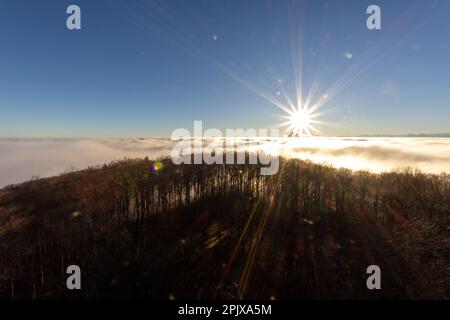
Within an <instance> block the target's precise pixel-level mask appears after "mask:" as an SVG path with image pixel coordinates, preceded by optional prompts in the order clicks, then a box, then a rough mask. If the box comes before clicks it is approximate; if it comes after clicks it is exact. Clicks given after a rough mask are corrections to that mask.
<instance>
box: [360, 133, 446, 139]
mask: <svg viewBox="0 0 450 320" xmlns="http://www.w3.org/2000/svg"><path fill="white" fill-rule="evenodd" d="M358 137H388V138H398V137H405V138H450V133H418V134H414V133H408V134H364V135H360V136H358Z"/></svg>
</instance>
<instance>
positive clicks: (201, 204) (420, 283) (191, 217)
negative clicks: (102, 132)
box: [0, 159, 450, 299]
mask: <svg viewBox="0 0 450 320" xmlns="http://www.w3.org/2000/svg"><path fill="white" fill-rule="evenodd" d="M259 169H260V168H259V167H258V166H256V165H182V166H175V165H173V164H171V162H170V161H169V160H165V161H162V162H158V163H154V162H152V161H149V160H124V161H120V162H114V163H111V164H109V165H105V166H103V167H98V168H91V169H88V170H83V171H79V172H73V173H69V174H65V175H62V176H58V177H54V178H48V179H41V180H35V181H30V182H27V183H24V184H21V185H18V186H12V187H9V188H6V189H3V190H1V191H0V298H2V299H53V298H70V299H72V298H73V299H80V298H81V299H92V298H96V299H102V298H155V299H181V298H191V299H192V298H195V299H197V298H198V299H206V298H213V299H237V298H258V299H287V298H289V299H308V298H325V299H335V298H337V299H342V298H355V299H380V298H384V299H388V298H389V299H398V298H413V299H419V298H432V299H436V298H447V299H448V298H450V177H449V176H448V175H445V174H442V175H440V176H438V175H429V174H424V173H421V172H417V171H413V170H405V171H403V172H391V173H384V174H371V173H367V172H352V171H350V170H344V169H335V168H330V167H326V166H321V165H316V164H313V163H310V162H304V161H300V160H284V159H282V161H281V163H280V171H279V173H278V174H277V175H274V176H270V177H269V176H267V177H265V176H261V175H260V170H259ZM69 265H78V266H80V268H81V271H82V289H81V290H72V291H70V290H68V289H67V288H66V279H67V277H68V275H67V274H66V268H67V267H68V266H69ZM369 265H378V266H379V267H380V268H381V281H382V282H381V283H382V287H381V290H368V288H367V286H366V280H367V278H368V277H369V275H368V274H367V273H366V269H367V267H368V266H369Z"/></svg>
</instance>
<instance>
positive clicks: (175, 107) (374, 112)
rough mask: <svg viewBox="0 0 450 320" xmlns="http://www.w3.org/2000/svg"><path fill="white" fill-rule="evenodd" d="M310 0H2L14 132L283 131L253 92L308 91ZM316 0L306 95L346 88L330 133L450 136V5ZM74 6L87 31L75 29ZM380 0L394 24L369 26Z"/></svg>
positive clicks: (3, 80) (4, 92)
mask: <svg viewBox="0 0 450 320" xmlns="http://www.w3.org/2000/svg"><path fill="white" fill-rule="evenodd" d="M300 2H301V1H288V0H276V1H275V0H239V1H238V0H209V1H207V0H166V1H163V0H160V1H145V0H127V1H125V0H110V1H107V0H95V1H92V0H90V1H86V0H72V1H64V0H40V1H31V0H28V1H25V0H2V1H1V2H0V115H1V116H0V136H26V137H42V136H45V137H49V136H52V137H69V136H74V137H82V136H114V137H147V136H169V135H170V133H171V132H172V131H173V130H174V129H176V128H180V127H182V128H188V129H190V128H192V126H193V121H194V120H203V121H204V126H205V127H217V128H239V127H244V128H250V127H256V128H265V127H273V126H275V125H276V124H278V123H280V122H281V121H280V119H278V118H277V117H275V116H274V114H282V113H283V112H282V111H281V110H279V109H277V107H276V106H274V105H273V104H271V103H270V102H269V101H267V100H266V99H264V98H263V97H261V96H260V95H258V94H257V93H255V92H254V91H253V90H251V89H250V88H249V87H252V88H255V89H257V91H259V92H261V91H264V92H265V93H268V94H270V95H272V96H273V97H275V98H276V99H281V100H282V98H281V96H279V95H278V94H279V92H280V90H281V89H282V88H284V90H285V91H286V92H287V93H288V94H289V95H290V96H291V97H294V96H295V89H294V88H295V68H294V66H293V63H292V59H291V57H292V55H291V53H292V43H291V42H290V35H292V26H293V24H292V23H291V24H290V20H289V13H290V14H291V16H292V15H293V12H295V6H296V5H297V6H298V3H300ZM295 3H297V4H295ZM304 3H305V5H304V11H303V18H300V17H299V16H298V17H297V18H298V20H297V23H298V24H297V26H298V27H299V28H301V30H302V31H303V42H302V46H301V47H302V50H301V52H302V55H303V59H302V68H301V70H300V72H301V74H302V78H303V87H302V88H303V90H302V91H303V92H304V95H307V93H308V92H309V91H308V90H309V89H310V88H311V87H312V85H313V84H315V85H316V88H317V90H316V91H315V92H316V94H315V95H314V97H317V98H318V97H320V96H322V95H323V94H328V93H329V92H330V91H329V88H330V87H333V86H334V87H335V86H336V84H342V83H345V86H344V87H342V88H341V89H340V90H339V91H338V92H336V94H333V95H331V94H330V98H329V100H328V101H327V102H326V103H325V104H324V105H323V106H322V107H321V108H320V109H319V111H324V112H325V113H324V114H323V115H322V116H321V117H320V120H321V121H323V122H325V124H321V125H319V126H318V127H319V129H320V131H321V132H322V133H323V134H325V135H355V134H356V135H358V134H406V133H437V132H438V133H441V132H450V90H449V88H450V62H449V60H448V58H449V57H450V40H449V34H450V22H449V21H448V16H449V14H450V2H449V1H447V0H442V1H425V0H418V1H411V0H407V1H406V0H396V1H376V0H372V1H365V0H354V1H353V0H334V1H332V0H329V1H322V0H314V1H312V0H310V1H308V0H306V1H304ZM70 4H77V5H79V6H80V7H81V10H82V30H79V31H69V30H67V28H66V21H65V20H66V18H67V14H66V8H67V6H68V5H70ZM370 4H377V5H379V6H380V7H381V10H382V30H375V31H370V30H368V29H367V28H366V18H367V14H366V8H367V7H368V6H369V5H370ZM294 15H295V14H294ZM294 52H296V53H298V52H299V51H294ZM350 57H351V58H350ZM244 82H245V84H247V85H244V84H243V83H244ZM280 83H281V84H280ZM313 100H314V99H313Z"/></svg>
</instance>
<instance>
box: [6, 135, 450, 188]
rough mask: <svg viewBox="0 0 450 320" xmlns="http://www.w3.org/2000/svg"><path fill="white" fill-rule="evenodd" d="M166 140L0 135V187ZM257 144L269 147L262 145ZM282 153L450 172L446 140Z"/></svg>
mask: <svg viewBox="0 0 450 320" xmlns="http://www.w3.org/2000/svg"><path fill="white" fill-rule="evenodd" d="M173 145H174V143H173V142H172V141H170V140H168V139H0V187H4V186H6V185H9V184H15V183H20V182H23V181H26V180H29V179H31V178H32V177H33V176H39V177H48V176H53V175H57V174H61V173H64V172H67V171H70V170H76V169H84V168H86V167H88V166H95V165H101V164H104V163H108V162H110V161H113V160H119V159H123V158H136V157H139V158H143V157H145V156H147V157H149V158H150V159H156V158H160V157H165V156H169V155H170V151H171V149H172V147H173ZM271 145H273V143H271ZM258 148H261V149H263V150H264V149H265V148H266V146H265V145H264V144H263V145H261V146H259V147H258ZM280 152H281V154H282V155H284V156H287V157H293V158H301V159H309V160H311V161H314V162H319V163H327V164H330V165H333V166H335V167H347V168H350V169H356V170H359V169H364V170H370V171H372V172H382V171H389V170H392V169H397V168H402V167H413V168H419V169H421V170H423V171H425V172H430V173H441V172H447V173H449V172H450V139H448V138H432V139H431V138H323V137H320V138H306V139H289V140H287V141H285V142H283V143H282V144H280Z"/></svg>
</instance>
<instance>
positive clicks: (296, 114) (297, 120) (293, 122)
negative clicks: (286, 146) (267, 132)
mask: <svg viewBox="0 0 450 320" xmlns="http://www.w3.org/2000/svg"><path fill="white" fill-rule="evenodd" d="M285 111H286V113H287V115H282V116H281V117H282V118H284V119H287V121H286V122H284V123H282V124H281V125H280V126H282V127H287V128H286V130H287V132H288V134H289V135H290V136H292V135H293V136H299V137H303V136H312V132H313V131H314V132H318V130H317V129H316V128H315V127H314V126H313V124H314V123H317V121H315V120H314V118H315V117H316V116H317V114H315V113H314V108H306V107H298V108H295V109H294V108H292V109H291V110H289V109H287V110H285Z"/></svg>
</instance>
